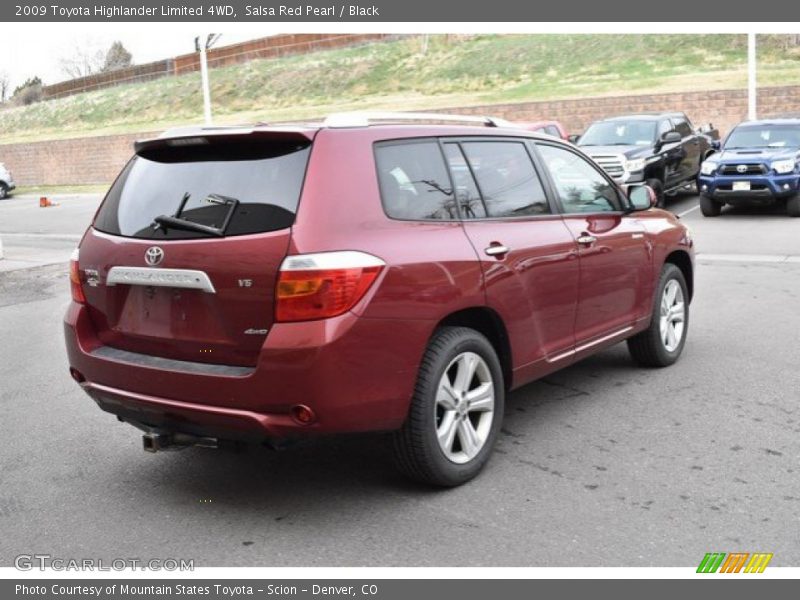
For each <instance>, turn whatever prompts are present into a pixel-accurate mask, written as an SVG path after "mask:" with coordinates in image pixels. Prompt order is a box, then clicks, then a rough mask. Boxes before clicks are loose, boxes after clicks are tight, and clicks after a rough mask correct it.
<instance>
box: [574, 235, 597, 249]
mask: <svg viewBox="0 0 800 600" xmlns="http://www.w3.org/2000/svg"><path fill="white" fill-rule="evenodd" d="M575 241H577V242H578V243H579V244H583V245H586V246H588V245H589V244H594V243H595V242H596V241H597V238H596V237H594V236H593V235H589V234H588V233H584V234H582V235H581V236H580V237H579V238H578V239H577V240H575Z"/></svg>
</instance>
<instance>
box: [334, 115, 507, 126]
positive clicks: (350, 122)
mask: <svg viewBox="0 0 800 600" xmlns="http://www.w3.org/2000/svg"><path fill="white" fill-rule="evenodd" d="M407 121H439V122H442V121H446V122H454V123H476V124H480V125H483V126H484V127H513V126H514V125H513V124H512V123H510V122H509V121H506V120H505V119H498V118H496V117H484V116H474V115H451V114H447V113H426V112H392V111H358V112H341V113H334V114H331V115H328V117H327V118H326V119H325V121H324V123H323V124H324V126H325V127H331V128H344V127H367V126H369V125H370V124H377V123H380V124H387V123H403V122H407Z"/></svg>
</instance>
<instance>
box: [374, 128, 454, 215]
mask: <svg viewBox="0 0 800 600" xmlns="http://www.w3.org/2000/svg"><path fill="white" fill-rule="evenodd" d="M375 163H376V166H377V169H378V183H379V184H380V189H381V199H382V200H383V207H384V210H385V211H386V214H387V215H389V216H390V217H392V218H395V219H404V220H412V221H427V220H453V219H457V218H458V212H457V209H456V203H455V199H454V198H453V189H452V184H451V183H450V175H449V174H448V172H447V167H446V166H445V163H444V158H443V157H442V151H441V149H440V148H439V144H438V142H436V141H431V140H426V141H418V142H417V141H415V142H389V143H382V144H379V145H376V146H375Z"/></svg>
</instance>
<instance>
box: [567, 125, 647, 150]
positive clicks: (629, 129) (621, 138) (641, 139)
mask: <svg viewBox="0 0 800 600" xmlns="http://www.w3.org/2000/svg"><path fill="white" fill-rule="evenodd" d="M655 139H656V122H655V121H641V120H634V121H604V122H602V123H595V124H594V125H592V126H591V127H589V129H587V130H586V133H584V134H583V136H582V137H581V139H580V140H579V141H578V145H579V146H649V145H650V144H652V143H653V142H654V141H655Z"/></svg>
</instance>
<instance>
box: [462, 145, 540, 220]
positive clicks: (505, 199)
mask: <svg viewBox="0 0 800 600" xmlns="http://www.w3.org/2000/svg"><path fill="white" fill-rule="evenodd" d="M462 148H463V149H464V154H466V157H467V160H468V161H469V164H470V166H471V167H472V172H473V173H474V174H475V179H476V180H477V182H478V187H479V188H480V191H481V195H482V196H483V202H484V204H485V206H486V213H487V214H488V216H489V217H524V216H531V215H543V214H547V213H549V212H550V208H549V206H548V204H547V197H546V196H545V193H544V188H543V187H542V182H541V181H540V180H539V176H538V175H537V174H536V170H535V169H534V167H533V163H532V162H531V158H530V156H529V155H528V151H527V149H526V148H525V145H524V144H523V143H520V142H494V141H493V142H465V143H464V144H462Z"/></svg>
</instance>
